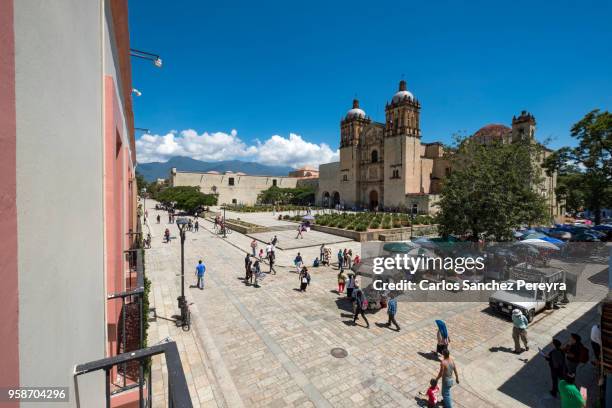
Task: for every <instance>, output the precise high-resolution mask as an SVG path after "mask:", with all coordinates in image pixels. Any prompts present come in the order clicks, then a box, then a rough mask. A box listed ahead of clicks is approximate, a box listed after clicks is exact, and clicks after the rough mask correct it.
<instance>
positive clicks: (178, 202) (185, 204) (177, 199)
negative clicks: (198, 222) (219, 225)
mask: <svg viewBox="0 0 612 408" xmlns="http://www.w3.org/2000/svg"><path fill="white" fill-rule="evenodd" d="M156 198H157V200H158V201H160V202H162V203H164V204H174V205H175V207H176V208H178V209H180V210H184V211H187V212H194V211H196V210H198V209H199V208H200V207H204V206H210V205H216V204H217V196H215V195H213V194H203V193H202V192H200V187H191V186H180V187H168V188H165V189H164V190H162V191H160V192H159V194H157V195H156Z"/></svg>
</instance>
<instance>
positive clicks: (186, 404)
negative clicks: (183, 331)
mask: <svg viewBox="0 0 612 408" xmlns="http://www.w3.org/2000/svg"><path fill="white" fill-rule="evenodd" d="M158 354H164V356H165V361H166V367H167V371H168V376H167V381H168V390H167V393H166V396H165V399H166V406H167V407H168V408H192V407H193V405H192V403H191V397H190V395H189V388H188V386H187V381H186V380H185V373H184V371H183V366H182V364H181V358H180V356H179V352H178V348H177V347H176V343H175V342H173V341H169V342H166V343H162V344H158V345H155V346H151V347H147V348H144V349H140V350H135V351H132V352H128V353H123V354H119V355H117V356H114V357H109V358H103V359H100V360H96V361H91V362H88V363H84V364H79V365H77V366H76V367H75V372H74V384H75V395H76V405H77V407H79V406H80V401H79V392H78V389H79V388H78V377H79V376H81V375H84V374H88V373H91V372H95V371H100V370H104V372H105V378H106V385H105V398H106V407H107V408H110V406H111V398H112V396H113V395H114V394H115V392H113V390H112V389H111V373H112V371H113V370H114V369H115V368H116V367H120V366H124V365H127V364H130V363H131V362H136V363H137V364H138V367H139V379H138V381H137V382H136V383H134V384H132V385H130V386H129V387H127V389H136V388H138V397H139V398H138V402H139V407H140V408H149V407H151V406H153V400H152V398H153V392H152V389H153V386H152V374H151V370H150V369H147V367H148V366H149V365H150V360H151V357H152V356H155V355H158ZM123 391H125V390H123Z"/></svg>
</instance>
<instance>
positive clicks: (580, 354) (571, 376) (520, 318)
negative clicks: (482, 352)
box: [512, 309, 601, 408]
mask: <svg viewBox="0 0 612 408" xmlns="http://www.w3.org/2000/svg"><path fill="white" fill-rule="evenodd" d="M512 324H513V327H512V338H513V340H514V353H516V354H520V353H521V352H522V351H523V349H521V345H520V342H522V343H523V345H524V346H525V350H526V351H527V350H529V339H528V337H527V330H528V327H529V321H528V319H527V317H525V315H524V314H523V313H522V312H521V311H520V310H519V309H514V310H513V312H512ZM591 347H592V348H593V353H594V354H595V364H597V361H598V360H599V358H600V352H601V329H600V328H599V325H594V326H593V328H592V330H591ZM540 355H541V356H543V357H544V359H545V360H546V361H547V362H548V366H549V368H550V377H551V383H552V387H551V390H550V394H551V395H552V396H553V397H555V398H557V397H559V398H560V399H561V406H562V407H564V408H566V407H567V408H582V407H585V406H586V400H587V397H586V389H584V388H583V389H578V387H577V386H576V371H577V369H578V367H579V366H580V364H585V363H588V361H589V349H588V348H587V347H586V346H585V345H584V344H583V343H582V337H581V336H580V335H579V334H578V333H571V334H570V338H569V341H568V342H567V343H566V344H565V345H563V344H562V343H561V341H560V340H559V339H556V338H553V340H552V350H551V351H549V352H548V353H546V354H545V353H544V352H543V351H542V350H540Z"/></svg>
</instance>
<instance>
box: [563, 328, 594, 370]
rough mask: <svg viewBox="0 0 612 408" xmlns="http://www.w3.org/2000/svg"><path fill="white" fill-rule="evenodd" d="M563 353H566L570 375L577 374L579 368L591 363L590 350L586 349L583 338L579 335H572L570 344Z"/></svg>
mask: <svg viewBox="0 0 612 408" xmlns="http://www.w3.org/2000/svg"><path fill="white" fill-rule="evenodd" d="M563 351H565V357H566V361H567V373H568V374H576V370H577V369H578V366H579V365H580V364H581V363H586V362H588V361H589V349H587V348H586V347H584V345H583V344H582V337H580V335H579V334H578V333H572V334H570V339H569V342H568V343H567V344H566V345H565V347H564V348H563Z"/></svg>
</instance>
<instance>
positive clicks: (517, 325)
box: [512, 309, 529, 354]
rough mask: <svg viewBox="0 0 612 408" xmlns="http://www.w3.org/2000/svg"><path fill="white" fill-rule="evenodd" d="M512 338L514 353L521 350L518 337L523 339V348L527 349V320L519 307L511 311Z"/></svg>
mask: <svg viewBox="0 0 612 408" xmlns="http://www.w3.org/2000/svg"><path fill="white" fill-rule="evenodd" d="M512 324H513V327H512V339H513V340H514V353H515V354H519V353H521V352H522V351H523V350H522V349H521V344H520V343H519V339H520V340H522V341H523V344H524V345H525V350H527V351H529V344H528V342H527V326H529V321H528V320H527V318H526V317H525V315H524V314H523V312H521V310H520V309H514V310H513V311H512Z"/></svg>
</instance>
